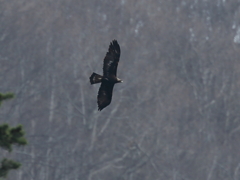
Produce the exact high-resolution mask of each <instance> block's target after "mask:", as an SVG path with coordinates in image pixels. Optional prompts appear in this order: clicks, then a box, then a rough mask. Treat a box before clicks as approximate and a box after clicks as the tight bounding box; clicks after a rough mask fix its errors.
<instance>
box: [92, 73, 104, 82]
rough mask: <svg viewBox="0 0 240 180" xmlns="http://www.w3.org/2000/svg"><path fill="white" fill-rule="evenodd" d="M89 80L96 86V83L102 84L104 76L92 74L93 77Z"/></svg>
mask: <svg viewBox="0 0 240 180" xmlns="http://www.w3.org/2000/svg"><path fill="white" fill-rule="evenodd" d="M89 79H90V83H91V84H96V83H100V82H102V76H101V75H99V74H97V73H92V75H91V76H90V78H89Z"/></svg>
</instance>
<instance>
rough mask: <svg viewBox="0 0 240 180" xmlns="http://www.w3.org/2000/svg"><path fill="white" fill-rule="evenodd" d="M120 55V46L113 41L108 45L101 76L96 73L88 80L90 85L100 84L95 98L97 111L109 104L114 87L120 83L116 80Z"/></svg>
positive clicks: (119, 80)
mask: <svg viewBox="0 0 240 180" xmlns="http://www.w3.org/2000/svg"><path fill="white" fill-rule="evenodd" d="M120 53H121V51H120V46H119V44H118V42H117V40H113V41H112V42H111V43H110V45H109V48H108V52H107V54H106V56H105V58H104V62H103V76H101V75H99V74H97V73H92V75H91V76H90V78H89V79H90V83H91V84H96V83H101V86H100V88H99V90H98V96H97V103H98V110H99V111H101V110H102V109H103V108H105V107H106V106H108V105H109V104H110V103H111V100H112V92H113V87H114V85H115V84H116V83H120V82H122V80H121V79H119V78H117V66H118V62H119V58H120Z"/></svg>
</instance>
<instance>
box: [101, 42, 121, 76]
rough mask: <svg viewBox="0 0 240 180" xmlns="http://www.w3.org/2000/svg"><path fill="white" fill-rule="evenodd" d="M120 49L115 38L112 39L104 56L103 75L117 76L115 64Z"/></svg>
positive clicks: (116, 64) (117, 60) (116, 63)
mask: <svg viewBox="0 0 240 180" xmlns="http://www.w3.org/2000/svg"><path fill="white" fill-rule="evenodd" d="M120 54H121V50H120V46H119V44H118V42H117V40H113V41H112V42H111V43H110V45H109V48H108V52H107V54H106V56H105V58H104V63H103V75H104V76H109V75H114V76H117V66H118V62H119V58H120Z"/></svg>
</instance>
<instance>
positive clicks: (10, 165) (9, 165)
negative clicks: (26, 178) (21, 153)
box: [0, 158, 21, 178]
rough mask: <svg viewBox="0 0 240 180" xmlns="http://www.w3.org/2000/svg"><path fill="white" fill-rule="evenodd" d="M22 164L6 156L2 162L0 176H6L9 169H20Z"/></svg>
mask: <svg viewBox="0 0 240 180" xmlns="http://www.w3.org/2000/svg"><path fill="white" fill-rule="evenodd" d="M20 166H21V164H20V163H18V162H15V161H12V160H9V159H6V158H4V159H3V160H2V162H1V167H0V177H4V178H6V177H7V174H8V171H9V170H11V169H18V168H19V167H20Z"/></svg>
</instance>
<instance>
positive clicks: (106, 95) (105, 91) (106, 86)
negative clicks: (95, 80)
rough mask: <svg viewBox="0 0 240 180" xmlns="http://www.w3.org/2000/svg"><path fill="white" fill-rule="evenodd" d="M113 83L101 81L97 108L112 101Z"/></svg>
mask: <svg viewBox="0 0 240 180" xmlns="http://www.w3.org/2000/svg"><path fill="white" fill-rule="evenodd" d="M113 87H114V83H110V82H108V81H103V82H102V84H101V86H100V88H99V91H98V97H97V99H98V101H97V103H98V110H99V111H101V110H102V109H103V108H105V107H106V106H108V105H109V104H110V103H111V101H112V91H113Z"/></svg>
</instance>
